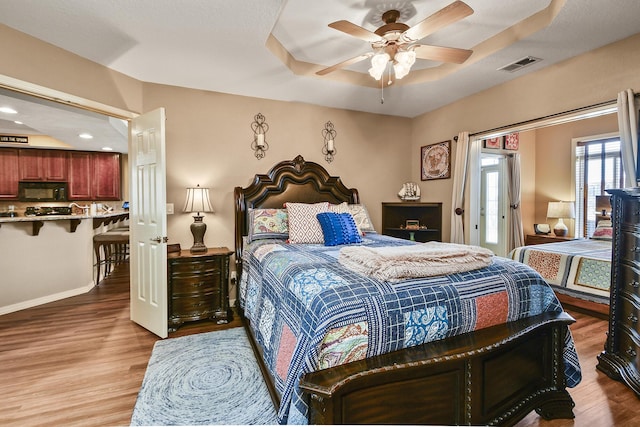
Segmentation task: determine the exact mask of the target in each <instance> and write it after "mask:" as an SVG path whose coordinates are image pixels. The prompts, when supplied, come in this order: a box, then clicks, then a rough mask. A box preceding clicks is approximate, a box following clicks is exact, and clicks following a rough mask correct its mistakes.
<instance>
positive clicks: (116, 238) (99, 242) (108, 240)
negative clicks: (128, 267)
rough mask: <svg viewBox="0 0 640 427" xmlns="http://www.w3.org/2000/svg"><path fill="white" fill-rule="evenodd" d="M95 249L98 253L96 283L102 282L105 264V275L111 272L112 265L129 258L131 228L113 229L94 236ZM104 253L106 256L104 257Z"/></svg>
mask: <svg viewBox="0 0 640 427" xmlns="http://www.w3.org/2000/svg"><path fill="white" fill-rule="evenodd" d="M93 250H94V252H95V255H96V284H99V283H100V270H101V268H100V267H101V266H102V265H104V266H105V268H104V276H103V279H104V278H105V277H107V275H109V274H110V273H111V267H112V266H114V265H117V264H120V263H122V262H125V261H126V260H127V259H128V255H129V230H125V229H120V230H116V229H112V230H109V231H105V232H104V233H99V234H96V235H95V236H93ZM103 255H104V257H103Z"/></svg>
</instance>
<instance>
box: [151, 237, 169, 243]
mask: <svg viewBox="0 0 640 427" xmlns="http://www.w3.org/2000/svg"><path fill="white" fill-rule="evenodd" d="M149 240H151V241H152V242H156V243H167V242H168V241H169V238H168V237H166V236H165V237H160V236H158V237H154V238H153V239H149Z"/></svg>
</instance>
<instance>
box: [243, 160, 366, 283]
mask: <svg viewBox="0 0 640 427" xmlns="http://www.w3.org/2000/svg"><path fill="white" fill-rule="evenodd" d="M234 200H235V258H236V274H237V277H238V280H239V279H240V273H241V272H242V243H243V242H242V237H243V236H246V235H247V233H248V225H249V224H248V214H249V209H252V208H281V207H283V206H284V203H285V202H298V203H318V202H329V203H335V204H337V203H342V202H347V203H360V197H359V195H358V190H356V189H355V188H347V187H346V186H345V185H344V184H343V183H342V181H341V180H340V178H338V177H335V176H331V175H329V173H328V172H327V171H326V169H325V168H324V167H322V166H321V165H319V164H318V163H314V162H307V161H306V160H305V159H304V158H303V157H302V156H301V155H298V156H296V158H295V159H293V160H285V161H282V162H280V163H278V164H276V165H275V166H273V167H272V168H271V169H270V170H269V172H267V173H266V174H265V175H261V174H257V175H256V176H255V177H254V179H253V182H252V183H251V184H250V185H249V186H248V187H244V188H243V187H235V189H234Z"/></svg>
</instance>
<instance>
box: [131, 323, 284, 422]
mask: <svg viewBox="0 0 640 427" xmlns="http://www.w3.org/2000/svg"><path fill="white" fill-rule="evenodd" d="M220 424H225V425H232V424H233V425H257V424H277V419H276V412H275V408H274V406H273V402H272V401H271V397H270V396H269V392H268V390H267V386H266V384H265V382H264V379H263V378H262V375H261V373H260V368H259V367H258V364H257V362H256V359H255V356H254V354H253V350H252V349H251V344H250V343H249V340H248V339H247V336H246V332H245V330H244V329H243V328H232V329H226V330H222V331H216V332H207V333H203V334H196V335H188V336H184V337H179V338H171V339H167V340H163V341H158V342H156V344H155V346H154V347H153V352H152V353H151V358H150V359H149V364H148V366H147V371H146V373H145V376H144V380H143V381H142V387H141V388H140V392H139V393H138V399H137V401H136V405H135V407H134V409H133V415H132V417H131V425H132V426H176V425H181V426H184V425H220Z"/></svg>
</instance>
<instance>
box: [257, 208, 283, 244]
mask: <svg viewBox="0 0 640 427" xmlns="http://www.w3.org/2000/svg"><path fill="white" fill-rule="evenodd" d="M288 222H289V219H288V215H287V210H286V209H251V211H250V212H249V233H248V235H247V238H248V241H249V242H253V241H254V240H258V239H278V238H279V239H286V238H287V237H289V224H288Z"/></svg>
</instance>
